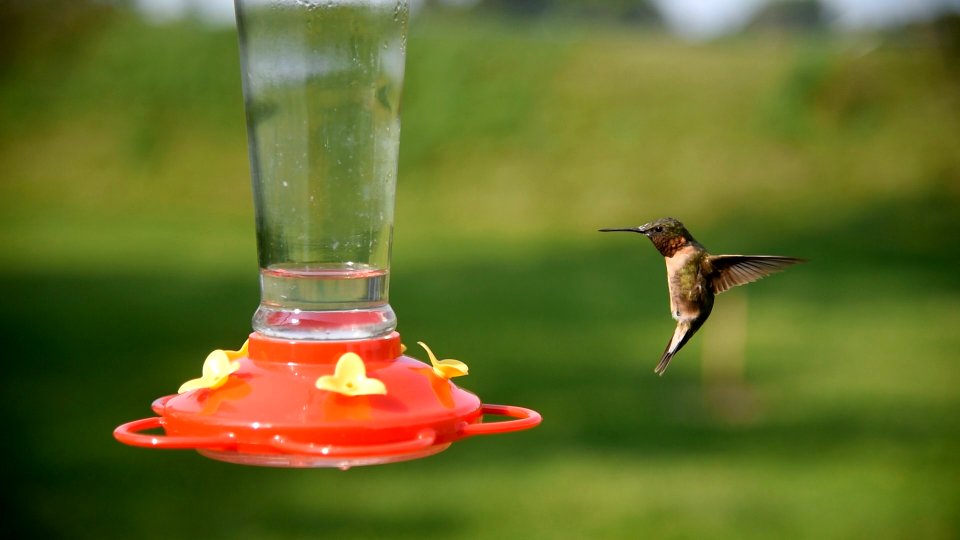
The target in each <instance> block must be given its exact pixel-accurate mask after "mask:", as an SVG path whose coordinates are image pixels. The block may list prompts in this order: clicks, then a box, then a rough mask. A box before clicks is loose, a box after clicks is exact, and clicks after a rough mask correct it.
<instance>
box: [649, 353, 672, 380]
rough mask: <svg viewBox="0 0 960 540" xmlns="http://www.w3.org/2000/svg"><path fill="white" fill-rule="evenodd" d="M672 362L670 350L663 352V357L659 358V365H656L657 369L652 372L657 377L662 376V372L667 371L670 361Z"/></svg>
mask: <svg viewBox="0 0 960 540" xmlns="http://www.w3.org/2000/svg"><path fill="white" fill-rule="evenodd" d="M671 360H673V353H672V352H670V350H669V349H668V350H666V351H663V356H662V357H661V358H660V363H659V364H657V367H656V368H654V369H653V372H654V373H656V374H657V375H663V372H664V371H666V370H667V366H669V365H670V361H671Z"/></svg>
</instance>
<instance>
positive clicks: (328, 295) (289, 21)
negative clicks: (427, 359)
mask: <svg viewBox="0 0 960 540" xmlns="http://www.w3.org/2000/svg"><path fill="white" fill-rule="evenodd" d="M235 5H236V12H237V24H238V29H239V36H240V57H241V68H242V73H243V92H244V101H245V108H246V118H247V134H248V142H249V155H250V163H251V175H252V180H253V194H254V211H255V216H256V233H257V252H258V258H259V266H260V287H261V295H260V306H259V307H258V309H257V311H256V313H255V314H254V317H253V328H254V330H255V331H257V332H259V333H260V334H262V335H265V336H270V337H275V338H285V339H294V340H353V339H367V338H372V337H377V336H383V335H386V334H389V333H390V332H391V331H393V330H394V328H395V327H396V316H395V315H394V313H393V310H392V308H391V307H390V304H389V296H388V292H389V282H390V250H391V243H392V234H393V219H394V198H395V192H396V177H397V155H398V150H399V142H400V119H399V109H400V96H401V89H402V86H403V75H404V56H405V49H406V28H407V18H408V11H409V10H408V4H407V0H236V1H235Z"/></svg>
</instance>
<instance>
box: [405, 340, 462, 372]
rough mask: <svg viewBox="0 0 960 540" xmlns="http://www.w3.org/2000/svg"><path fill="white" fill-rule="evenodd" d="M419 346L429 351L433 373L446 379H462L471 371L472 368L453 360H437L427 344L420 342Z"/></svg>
mask: <svg viewBox="0 0 960 540" xmlns="http://www.w3.org/2000/svg"><path fill="white" fill-rule="evenodd" d="M417 345H420V346H421V347H423V350H425V351H427V355H429V356H430V363H431V364H433V372H434V373H436V374H437V375H438V376H440V377H443V378H444V379H450V378H453V377H462V376H464V375H466V374H467V373H468V372H469V371H470V368H468V367H467V365H466V364H464V363H463V362H461V361H459V360H454V359H452V358H448V359H446V360H437V357H436V356H435V355H434V354H433V351H431V350H430V347H427V344H426V343H424V342H422V341H418V342H417Z"/></svg>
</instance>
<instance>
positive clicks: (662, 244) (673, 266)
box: [600, 218, 804, 375]
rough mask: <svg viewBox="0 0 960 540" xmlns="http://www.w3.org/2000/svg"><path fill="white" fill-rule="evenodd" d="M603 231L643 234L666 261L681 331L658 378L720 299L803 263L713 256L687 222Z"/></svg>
mask: <svg viewBox="0 0 960 540" xmlns="http://www.w3.org/2000/svg"><path fill="white" fill-rule="evenodd" d="M600 231H601V232H612V231H627V232H636V233H640V234H643V235H644V236H646V237H647V238H649V239H650V241H651V242H653V245H654V247H656V248H657V250H658V251H659V252H660V254H661V255H663V258H664V260H665V261H666V264H667V288H668V290H669V294H670V315H671V316H672V317H673V318H674V319H675V320H676V321H677V328H676V330H674V333H673V336H672V337H671V338H670V341H669V342H668V343H667V348H666V349H664V351H663V355H662V356H661V357H660V362H659V363H658V364H657V367H656V369H654V372H655V373H657V374H658V375H663V372H664V371H666V369H667V366H668V365H669V364H670V361H671V360H672V359H673V356H674V355H675V354H677V352H678V351H679V350H680V349H681V348H682V347H683V346H684V345H686V343H687V341H689V340H690V338H691V337H693V335H694V334H695V333H696V332H697V330H699V329H700V327H701V326H703V323H704V322H706V320H707V317H709V316H710V312H711V311H712V310H713V300H714V297H715V296H716V295H717V294H720V293H721V292H723V291H725V290H727V289H729V288H731V287H735V286H737V285H743V284H745V283H750V282H751V281H756V280H758V279H760V278H762V277H765V276H767V275H770V274H772V273H774V272H779V271H781V270H783V269H784V268H786V267H787V266H790V265H793V264H796V263H800V262H804V261H803V259H797V258H794V257H780V256H775V255H711V254H710V253H709V252H707V250H706V248H704V247H703V245H701V244H700V243H699V242H697V241H696V240H695V239H694V238H693V236H692V235H691V234H690V232H689V231H687V229H686V227H684V226H683V223H680V221H679V220H677V219H674V218H662V219H658V220H657V221H653V222H650V223H647V224H646V225H641V226H640V227H634V228H622V229H600Z"/></svg>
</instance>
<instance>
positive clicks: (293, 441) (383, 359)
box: [114, 332, 541, 469]
mask: <svg viewBox="0 0 960 540" xmlns="http://www.w3.org/2000/svg"><path fill="white" fill-rule="evenodd" d="M400 349H401V347H400V335H399V334H397V333H396V332H394V333H393V334H391V335H389V336H386V337H382V338H375V339H368V340H358V341H287V340H280V339H273V338H268V337H265V336H261V335H260V334H257V333H254V334H251V335H250V341H249V348H248V351H247V353H246V354H243V355H239V356H238V357H236V358H235V359H234V362H235V363H234V364H233V368H234V369H235V371H232V372H230V373H229V375H228V376H226V375H225V376H224V378H225V381H224V380H220V381H218V384H214V385H211V386H212V387H210V388H198V389H195V390H189V391H186V392H184V393H181V394H179V395H172V396H165V397H162V398H160V399H158V400H156V401H155V402H154V404H153V410H154V412H156V414H157V415H158V416H155V417H150V418H144V419H141V420H135V421H133V422H128V423H126V424H123V425H121V426H119V427H118V428H117V429H116V430H115V431H114V436H115V437H116V438H117V440H119V441H120V442H122V443H125V444H129V445H132V446H141V447H148V448H179V449H184V448H187V449H195V450H197V451H198V452H200V453H201V454H202V455H204V456H207V457H209V458H213V459H218V460H221V461H227V462H231V463H240V464H245V465H263V466H273V467H339V468H343V469H346V468H349V467H354V466H360V465H375V464H381V463H392V462H396V461H405V460H409V459H416V458H421V457H426V456H429V455H432V454H436V453H438V452H441V451H443V450H445V449H446V448H447V447H448V446H450V444H451V443H453V442H455V441H457V440H459V439H462V438H465V437H470V436H473V435H490V434H496V433H506V432H510V431H519V430H524V429H529V428H532V427H535V426H536V425H538V424H539V423H540V420H541V418H540V414H538V413H537V412H535V411H532V410H530V409H525V408H523V407H513V406H504V405H484V404H482V403H481V402H480V399H479V398H478V397H477V396H475V395H474V394H472V393H470V392H467V391H466V390H463V389H460V388H458V387H457V386H456V385H454V384H453V383H452V382H450V380H449V379H447V378H445V377H443V376H441V375H440V374H439V373H438V372H437V371H436V370H434V368H433V367H432V366H431V365H429V364H425V363H424V362H421V361H419V360H416V359H414V358H411V357H408V356H403V355H401V353H400ZM347 353H354V354H355V355H356V356H358V357H359V358H360V359H361V360H362V365H363V368H364V369H365V375H362V376H361V377H363V378H365V379H372V380H373V381H374V382H373V383H370V384H371V385H373V387H374V388H378V389H380V390H382V391H384V392H385V393H369V394H359V395H350V394H351V390H352V389H354V387H353V386H352V385H353V384H354V383H353V381H352V380H346V382H344V383H343V384H344V387H343V390H342V391H343V392H345V393H341V392H340V391H338V390H337V389H336V388H335V389H334V390H330V389H329V387H326V386H324V389H321V386H323V385H318V380H319V379H321V378H324V377H325V378H327V379H333V380H334V381H339V379H336V377H337V376H341V375H342V373H340V371H338V370H337V366H338V362H340V360H341V359H343V358H344V357H345V356H348V357H349V356H352V355H348V354H347ZM341 378H342V377H341ZM376 381H379V383H382V385H380V384H379V383H376ZM335 384H340V382H335ZM363 384H367V383H363ZM381 387H382V388H381ZM338 388H339V387H338ZM377 392H379V390H377ZM484 415H498V416H508V417H512V418H513V419H512V420H507V421H500V422H490V423H483V419H484ZM156 428H163V431H164V434H150V433H145V432H147V431H149V430H153V429H156Z"/></svg>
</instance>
